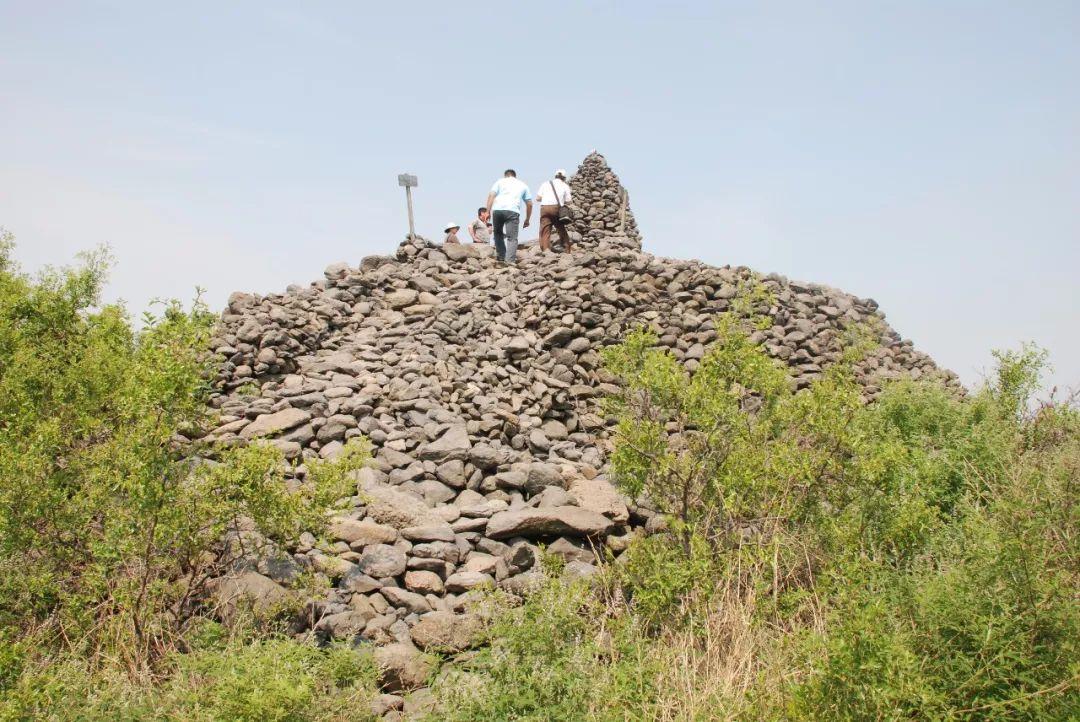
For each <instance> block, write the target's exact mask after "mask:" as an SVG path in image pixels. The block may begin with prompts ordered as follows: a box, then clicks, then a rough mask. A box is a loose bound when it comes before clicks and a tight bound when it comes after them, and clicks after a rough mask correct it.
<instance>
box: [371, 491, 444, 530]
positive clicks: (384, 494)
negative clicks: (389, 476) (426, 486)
mask: <svg viewBox="0 0 1080 722" xmlns="http://www.w3.org/2000/svg"><path fill="white" fill-rule="evenodd" d="M360 498H361V499H363V500H364V502H365V503H366V504H367V513H368V517H369V518H371V519H372V520H373V521H375V522H377V523H379V524H385V525H387V526H391V527H393V528H395V529H406V528H408V527H425V526H441V525H442V524H443V523H444V521H443V519H442V518H440V517H439V516H438V515H437V514H436V513H435V512H433V511H432V510H431V509H430V508H429V507H428V505H427V504H425V503H424V500H423V499H421V498H420V497H418V496H416V495H414V494H410V493H409V492H406V491H401V490H400V489H396V488H394V487H392V486H389V485H387V484H383V483H380V482H372V483H369V484H366V485H365V486H364V487H363V489H361V490H360Z"/></svg>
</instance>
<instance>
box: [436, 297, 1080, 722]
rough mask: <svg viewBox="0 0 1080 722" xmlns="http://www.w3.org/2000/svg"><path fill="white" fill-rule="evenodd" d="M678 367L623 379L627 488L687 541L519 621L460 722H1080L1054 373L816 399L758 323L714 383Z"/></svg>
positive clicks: (629, 354) (822, 383)
mask: <svg viewBox="0 0 1080 722" xmlns="http://www.w3.org/2000/svg"><path fill="white" fill-rule="evenodd" d="M653 344H654V339H653V338H652V337H651V336H650V335H649V334H648V333H647V332H644V331H643V332H639V333H635V334H634V335H632V336H631V337H630V338H628V339H627V340H626V342H625V343H623V344H621V345H619V346H615V347H612V348H610V349H609V350H608V351H607V353H606V356H607V362H608V365H609V368H611V369H612V370H613V371H615V372H617V373H618V374H619V375H620V376H621V377H622V379H623V381H624V387H623V388H624V392H623V395H622V396H621V397H620V398H619V399H616V400H615V406H614V409H615V410H616V411H617V413H618V414H619V427H618V434H617V436H616V439H615V452H614V455H613V457H612V470H613V474H614V477H615V479H616V481H617V482H618V483H620V484H621V485H622V486H623V488H624V489H625V490H626V491H628V492H630V493H632V494H639V493H644V494H647V495H648V496H649V498H650V499H651V501H652V502H653V503H654V504H656V505H657V506H658V507H660V509H661V510H662V511H663V512H665V513H666V514H667V516H668V519H669V528H668V531H667V532H665V533H663V534H658V535H654V536H651V537H649V538H646V539H642V540H640V541H638V542H637V543H636V544H635V545H633V546H632V547H631V549H630V551H629V553H628V554H626V555H624V556H623V557H620V559H619V560H618V562H617V563H615V564H613V565H611V566H610V567H609V568H608V569H607V570H606V573H605V575H604V576H603V578H602V579H601V580H600V581H598V582H596V583H594V584H593V585H592V586H591V588H589V587H585V586H582V585H581V584H580V583H579V585H578V586H573V587H569V588H567V587H564V586H561V585H559V584H558V583H553V586H552V587H550V588H548V589H546V590H544V591H543V592H542V593H541V594H539V595H538V596H536V597H533V598H532V599H530V600H529V601H528V602H527V603H526V604H525V605H524V606H522V607H521V608H519V609H514V610H511V611H509V612H507V613H506V617H505V619H504V620H503V621H502V622H501V623H500V624H499V625H498V626H497V627H496V629H495V632H494V634H493V635H492V642H491V646H490V648H488V649H486V650H484V651H482V652H481V653H480V654H479V655H476V656H473V657H471V658H470V660H469V662H468V664H467V666H466V667H465V670H464V672H463V675H462V676H460V677H453V676H450V677H447V679H446V682H445V683H444V684H443V686H442V687H441V688H440V689H439V690H438V696H440V697H441V698H442V699H443V700H445V701H444V703H443V705H442V706H441V707H440V708H439V709H438V712H437V714H436V715H435V717H436V718H439V719H460V720H481V719H490V718H491V717H490V716H488V715H489V713H490V712H491V711H493V710H495V711H497V715H496V716H497V717H498V718H500V719H522V720H546V719H565V720H573V719H582V720H585V719H596V720H609V719H610V720H615V719H649V720H652V719H672V720H674V719H680V720H689V719H830V720H831V719H841V720H844V719H847V720H865V719H895V720H901V719H994V720H999V719H1000V720H1045V719H1075V718H1077V716H1078V715H1080V693H1078V683H1080V677H1078V675H1080V648H1078V647H1080V605H1078V601H1080V600H1078V592H1077V590H1078V589H1080V578H1078V574H1080V524H1078V521H1080V519H1078V514H1080V509H1078V505H1077V486H1078V483H1080V413H1078V411H1077V409H1076V407H1075V405H1073V404H1070V403H1064V404H1050V403H1044V404H1038V405H1035V404H1034V403H1033V402H1032V399H1031V395H1032V393H1033V390H1034V389H1035V388H1037V385H1038V384H1037V382H1038V378H1039V372H1040V369H1041V368H1042V366H1043V363H1044V358H1043V355H1042V354H1041V353H1040V352H1038V351H1037V350H1035V349H1033V348H1025V349H1023V350H1021V351H1019V352H1016V353H1002V354H998V355H997V356H998V361H999V367H998V370H997V375H996V378H995V379H994V380H992V381H991V382H990V383H988V384H987V385H986V386H985V387H984V388H982V389H981V390H979V391H978V392H977V393H974V394H972V395H970V396H967V397H963V398H961V397H957V396H956V395H955V394H953V393H951V392H949V391H947V390H945V389H944V388H941V387H939V386H935V385H933V384H929V383H918V382H902V383H896V384H894V385H893V386H891V387H890V388H888V389H886V391H885V393H884V394H883V395H882V396H881V398H880V399H879V400H878V401H877V402H876V403H874V404H872V405H868V406H867V405H862V404H861V403H859V401H858V393H857V391H858V390H857V388H856V387H855V385H854V382H853V380H852V377H851V375H850V373H849V367H848V366H847V365H846V364H843V363H841V364H837V365H836V366H834V367H832V368H831V369H830V370H829V371H828V372H827V373H826V374H825V375H824V376H823V377H822V378H821V379H820V380H819V381H817V382H816V383H815V384H814V385H813V386H812V387H811V388H809V389H807V390H805V391H803V392H801V393H798V394H793V393H792V392H791V391H790V390H789V387H788V385H787V384H786V383H785V378H784V376H783V372H782V370H781V369H779V368H778V367H777V366H775V365H774V364H773V362H771V361H770V360H769V359H768V357H767V356H766V355H765V354H764V353H763V352H762V351H761V350H760V349H759V348H757V347H756V346H754V345H753V344H751V343H750V342H749V336H748V335H747V334H746V332H745V331H744V330H742V329H741V328H740V324H739V322H738V321H737V320H736V319H734V318H728V319H726V320H725V322H724V325H723V332H722V333H721V334H720V337H719V340H718V341H717V343H716V344H715V345H714V346H713V348H712V349H711V350H710V352H709V354H708V355H707V356H706V358H705V359H704V360H703V361H702V364H701V366H700V368H699V369H698V370H697V372H696V373H695V374H692V375H691V374H687V373H686V372H685V371H684V370H683V368H682V367H681V366H680V365H679V364H678V363H677V362H676V361H675V360H674V359H673V358H671V357H670V356H669V355H668V354H667V352H665V351H663V350H660V349H657V348H656V347H655V346H654V345H653ZM853 353H857V349H854V350H853Z"/></svg>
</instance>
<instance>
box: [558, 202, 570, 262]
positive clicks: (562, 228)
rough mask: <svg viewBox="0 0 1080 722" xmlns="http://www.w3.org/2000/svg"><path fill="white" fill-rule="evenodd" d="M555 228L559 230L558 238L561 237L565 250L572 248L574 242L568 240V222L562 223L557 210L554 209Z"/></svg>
mask: <svg viewBox="0 0 1080 722" xmlns="http://www.w3.org/2000/svg"><path fill="white" fill-rule="evenodd" d="M555 228H557V229H558V231H559V238H562V242H563V245H564V246H566V252H567V253H569V252H570V251H572V250H574V244H573V243H572V242H571V241H570V224H569V223H563V222H562V221H560V220H559V212H558V211H557V210H556V211H555Z"/></svg>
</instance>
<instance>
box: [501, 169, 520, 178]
mask: <svg viewBox="0 0 1080 722" xmlns="http://www.w3.org/2000/svg"><path fill="white" fill-rule="evenodd" d="M503 178H517V171H516V170H514V169H513V168H507V169H506V170H504V171H503Z"/></svg>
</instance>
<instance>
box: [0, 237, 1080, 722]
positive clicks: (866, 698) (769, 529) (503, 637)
mask: <svg viewBox="0 0 1080 722" xmlns="http://www.w3.org/2000/svg"><path fill="white" fill-rule="evenodd" d="M106 260H107V259H106V258H105V257H104V256H102V255H95V256H91V257H88V258H87V259H86V261H85V262H84V264H83V265H82V266H80V267H78V268H75V269H68V270H55V271H50V272H47V273H45V274H44V275H42V276H41V277H39V278H36V279H32V278H29V277H27V276H25V275H23V274H21V273H19V272H18V270H17V269H16V268H15V267H14V265H13V264H12V262H11V260H10V239H9V238H7V237H5V238H4V239H3V242H2V243H0V719H12V720H15V719H53V720H69V719H72V720H73V719H80V720H105V719H109V720H113V719H120V720H123V719H130V720H136V719H138V720H142V719H162V720H165V719H194V720H237V719H239V720H245V719H250V720H256V719H258V720H320V719H329V720H334V719H363V718H365V715H367V713H368V709H369V706H368V703H369V700H371V699H372V698H373V697H374V695H375V694H377V688H376V676H377V675H376V671H375V669H374V666H373V662H372V658H371V655H370V654H369V652H368V651H367V650H365V649H363V648H360V649H354V648H346V647H335V646H331V647H327V648H323V649H319V648H315V647H313V646H310V645H308V644H305V643H303V642H301V641H297V640H295V639H293V638H291V637H289V636H288V635H287V634H286V633H285V631H286V630H285V629H284V627H283V626H282V625H281V624H280V622H276V621H275V620H274V619H272V618H271V619H268V618H265V617H263V618H259V619H255V618H253V617H252V616H250V615H245V614H240V615H236V616H235V617H234V618H232V619H231V621H230V622H229V623H228V624H225V623H222V622H219V621H213V620H212V619H211V617H210V614H209V611H211V610H208V609H207V605H206V602H207V601H208V599H209V597H208V590H207V589H206V588H205V581H206V579H207V578H209V577H211V576H213V575H214V574H216V573H218V572H220V571H221V570H222V569H223V568H224V567H225V566H227V565H228V564H229V563H230V560H229V559H228V557H227V553H228V550H227V548H223V546H222V543H221V542H222V538H223V537H224V536H226V535H227V533H228V532H230V531H235V530H236V529H237V528H239V527H240V526H242V525H246V524H251V523H254V524H256V525H257V526H258V527H259V529H260V530H261V531H262V532H263V533H264V534H266V536H267V537H268V538H269V539H271V540H277V541H285V540H287V539H290V538H292V537H294V536H295V535H296V534H297V533H298V531H299V530H301V529H307V530H316V531H317V530H318V528H319V526H320V525H321V524H322V523H324V522H325V519H326V515H325V510H326V507H327V506H328V505H329V504H331V503H332V502H333V501H334V500H335V499H336V498H337V497H338V496H340V495H342V493H343V490H344V485H345V483H346V482H345V473H346V472H348V471H349V470H350V469H354V468H355V467H356V465H357V464H359V463H362V461H363V459H364V456H365V450H364V449H363V448H355V449H353V450H352V451H351V452H350V453H347V454H345V455H344V457H342V459H341V460H340V461H338V462H336V463H333V464H327V465H325V466H318V465H311V466H310V468H309V469H308V473H307V475H306V477H305V479H306V481H305V483H304V484H302V485H300V486H298V487H294V486H290V485H288V484H286V483H285V482H284V480H283V476H282V463H283V461H282V459H281V458H280V455H279V454H278V453H277V452H276V451H275V450H273V449H272V448H270V447H267V446H264V445H253V446H250V447H248V448H246V449H243V450H228V449H211V448H210V447H209V446H207V445H205V444H204V430H205V429H206V428H207V423H208V418H207V414H208V413H209V412H208V411H207V407H206V404H205V403H204V400H205V394H206V393H207V391H208V389H207V388H206V382H205V379H206V378H208V376H207V375H206V368H205V363H206V360H205V358H204V357H203V355H202V349H203V348H205V344H206V339H207V338H209V328H210V326H211V324H212V323H213V320H214V319H213V317H212V316H211V314H209V313H207V311H206V310H205V309H204V308H202V307H201V306H200V305H199V304H197V303H196V304H195V306H194V307H193V308H191V309H189V310H184V309H183V308H182V307H181V306H179V305H177V304H167V305H165V306H164V307H163V311H162V312H161V313H160V314H159V315H156V316H149V317H147V318H145V319H144V323H143V324H142V325H141V326H139V327H138V328H135V327H134V326H133V325H132V323H131V322H130V320H129V319H128V317H127V316H126V315H125V313H124V312H123V309H122V308H121V307H119V306H115V305H105V306H101V305H99V292H100V289H101V284H102V282H103V279H104V272H105V269H106V266H107V263H106ZM717 328H718V338H717V340H716V342H715V343H714V344H713V345H712V346H711V348H710V349H709V351H708V353H707V355H706V356H705V358H703V359H701V362H700V364H699V366H698V368H697V369H696V371H695V372H694V373H692V374H691V373H687V372H686V371H685V368H684V367H683V366H682V365H681V364H679V363H677V362H676V361H675V360H674V359H673V358H672V357H671V356H669V355H668V354H667V352H665V351H663V350H661V349H659V348H657V347H656V346H655V345H654V339H653V338H651V337H650V335H649V334H648V333H647V332H645V331H642V332H637V333H635V334H633V335H631V336H630V337H629V338H627V339H626V340H625V342H624V343H622V344H620V345H617V346H614V347H611V348H609V349H608V350H607V351H606V352H605V360H606V363H607V366H608V368H609V369H610V370H611V371H612V372H613V373H615V374H617V375H618V376H620V377H621V378H622V379H623V387H622V388H623V393H622V394H621V395H620V396H619V397H618V398H616V399H612V401H611V406H610V408H609V412H610V413H611V414H613V415H614V416H615V417H616V418H617V419H618V425H617V427H616V428H617V432H616V434H615V436H614V438H613V443H614V452H613V454H612V456H611V470H610V471H611V475H612V477H613V479H614V480H615V481H616V482H617V483H618V484H619V485H620V486H621V488H622V489H623V490H624V491H625V492H626V493H628V494H630V495H634V496H639V495H640V496H642V497H647V498H648V500H649V503H650V504H651V505H653V506H654V507H656V508H657V509H659V510H660V511H661V512H662V513H663V514H664V515H665V516H666V520H667V528H666V531H661V532H660V533H657V534H654V535H652V536H649V537H641V538H638V539H637V540H636V541H634V542H633V543H632V544H631V546H630V548H629V550H628V551H627V552H626V553H625V554H623V555H622V556H620V557H619V560H618V562H616V563H612V564H610V565H608V566H607V568H606V569H605V570H604V571H603V573H602V574H601V575H600V576H599V577H594V578H592V579H591V580H589V581H582V582H577V583H576V584H572V585H566V584H564V583H563V582H561V581H558V580H557V579H556V577H558V576H559V575H558V569H557V567H558V565H557V564H545V568H546V569H547V571H548V572H549V574H550V575H551V577H552V580H551V581H550V582H549V584H548V585H547V586H545V587H544V588H542V589H541V590H540V591H539V592H537V593H536V594H534V595H533V596H531V597H529V598H528V599H527V600H526V601H525V602H524V603H522V604H519V605H517V606H509V605H505V606H504V607H503V608H502V610H501V611H499V612H498V613H497V614H496V616H495V621H494V623H493V625H492V627H491V628H490V629H489V630H487V633H486V639H487V641H488V643H487V644H486V645H485V646H483V647H481V648H479V649H474V650H469V651H467V652H464V653H461V654H458V655H456V656H448V657H446V658H444V659H443V661H442V665H441V669H439V670H438V671H437V672H435V673H434V674H433V676H432V688H431V689H432V692H431V700H432V703H433V704H434V706H435V709H434V711H433V712H432V713H431V716H432V718H434V719H447V720H490V719H507V720H555V719H558V720H616V719H618V720H624V719H642V720H646V719H647V720H654V719H660V720H664V719H668V720H675V719H680V720H690V719H694V720H696V719H776V720H781V719H785V720H786V719H841V720H843V719H850V720H863V719H895V720H900V719H904V720H907V719H946V720H961V719H963V720H968V719H972V720H1036V719H1039V720H1042V719H1076V718H1080V689H1078V682H1080V650H1078V648H1077V647H1078V641H1077V640H1080V599H1078V592H1077V590H1078V589H1080V578H1078V577H1080V524H1078V515H1080V505H1078V504H1077V486H1078V483H1080V411H1078V410H1077V408H1076V405H1075V404H1074V403H1071V402H1064V403H1051V402H1044V403H1036V402H1035V401H1034V400H1033V393H1034V390H1035V389H1036V388H1037V387H1038V378H1039V372H1040V369H1041V368H1042V366H1043V364H1044V363H1045V359H1044V357H1043V355H1042V354H1041V353H1040V352H1038V351H1037V350H1035V349H1032V348H1023V349H1021V350H1020V351H1017V352H1007V353H1002V354H999V355H998V361H999V366H998V371H997V375H996V376H995V377H994V378H993V379H992V380H991V381H989V382H988V383H987V384H986V386H985V387H984V388H982V389H980V390H978V391H976V392H974V393H972V394H970V395H968V396H964V397H960V396H957V395H956V394H955V393H954V392H953V391H951V390H948V389H946V388H944V387H942V386H939V385H936V384H935V383H932V382H910V381H909V382H897V383H895V384H893V385H891V386H890V387H887V388H885V389H884V391H883V393H882V394H881V396H880V397H879V398H878V400H877V401H876V402H875V403H873V404H871V405H864V404H863V403H862V402H861V401H860V400H859V393H858V387H857V385H856V382H855V380H854V378H853V375H852V373H851V372H850V368H851V366H850V365H849V364H850V363H853V360H854V358H855V357H856V356H857V355H858V354H859V353H860V352H861V350H862V346H861V344H860V343H859V342H858V341H855V342H853V343H852V344H851V349H850V357H849V359H848V360H847V362H842V363H838V364H836V365H834V366H832V367H830V368H829V369H828V370H827V372H826V373H825V374H824V375H823V376H822V377H821V378H820V379H818V380H817V381H816V382H815V383H814V384H813V385H812V386H811V387H809V388H807V389H804V390H803V391H800V392H799V393H794V392H792V391H791V387H790V385H789V383H788V379H787V377H786V376H785V371H784V369H783V368H782V367H779V366H777V365H776V363H775V362H773V361H772V360H770V358H769V357H768V355H767V354H766V353H765V352H764V351H763V350H762V349H761V348H760V347H758V346H756V345H755V344H753V343H751V342H750V336H749V335H748V333H747V332H748V329H747V328H746V326H745V323H744V322H743V321H741V320H740V317H739V316H729V317H725V318H722V319H718V326H717ZM193 451H195V452H197V453H199V454H201V455H203V456H206V457H212V458H213V459H214V462H213V463H198V464H193V463H191V461H190V459H191V458H192V452H193ZM223 555H224V556H223ZM499 598H500V597H499V595H496V599H499Z"/></svg>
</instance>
